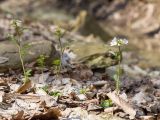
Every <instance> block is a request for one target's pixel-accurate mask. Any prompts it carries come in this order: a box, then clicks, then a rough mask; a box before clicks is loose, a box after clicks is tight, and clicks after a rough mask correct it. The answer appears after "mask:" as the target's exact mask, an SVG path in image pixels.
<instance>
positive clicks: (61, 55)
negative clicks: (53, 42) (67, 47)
mask: <svg viewBox="0 0 160 120" xmlns="http://www.w3.org/2000/svg"><path fill="white" fill-rule="evenodd" d="M58 41H59V45H60V65H59V70H58V74H60V71H61V69H62V59H63V46H62V43H61V37H59V38H58Z"/></svg>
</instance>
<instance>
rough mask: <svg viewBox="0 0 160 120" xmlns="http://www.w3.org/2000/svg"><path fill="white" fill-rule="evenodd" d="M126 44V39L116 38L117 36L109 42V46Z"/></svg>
mask: <svg viewBox="0 0 160 120" xmlns="http://www.w3.org/2000/svg"><path fill="white" fill-rule="evenodd" d="M127 44H128V40H126V39H118V38H116V37H114V38H113V40H112V41H111V43H110V46H122V45H127Z"/></svg>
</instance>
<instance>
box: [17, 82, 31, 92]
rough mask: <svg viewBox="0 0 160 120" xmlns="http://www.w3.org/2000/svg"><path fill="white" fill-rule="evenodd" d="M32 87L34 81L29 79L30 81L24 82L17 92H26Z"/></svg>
mask: <svg viewBox="0 0 160 120" xmlns="http://www.w3.org/2000/svg"><path fill="white" fill-rule="evenodd" d="M31 87H32V82H31V80H29V81H28V82H26V83H24V84H23V85H22V86H20V87H19V88H18V90H17V91H16V92H17V93H24V92H25V91H26V90H27V89H29V88H31Z"/></svg>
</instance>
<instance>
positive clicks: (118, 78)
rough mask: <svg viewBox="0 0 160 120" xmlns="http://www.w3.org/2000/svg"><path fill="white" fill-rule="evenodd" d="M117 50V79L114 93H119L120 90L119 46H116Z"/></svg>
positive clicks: (120, 57)
mask: <svg viewBox="0 0 160 120" xmlns="http://www.w3.org/2000/svg"><path fill="white" fill-rule="evenodd" d="M118 50H119V57H118V68H117V80H116V93H117V94H118V93H119V90H120V74H121V73H120V72H121V66H120V64H121V59H122V53H121V48H120V46H118Z"/></svg>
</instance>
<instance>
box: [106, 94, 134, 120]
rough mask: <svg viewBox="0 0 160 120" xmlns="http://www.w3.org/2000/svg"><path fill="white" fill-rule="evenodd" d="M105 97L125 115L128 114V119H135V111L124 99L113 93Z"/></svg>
mask: <svg viewBox="0 0 160 120" xmlns="http://www.w3.org/2000/svg"><path fill="white" fill-rule="evenodd" d="M107 96H108V97H109V98H110V99H111V100H112V101H113V103H115V104H116V105H118V106H119V107H121V108H122V109H123V111H124V112H125V113H127V114H129V115H130V119H134V118H135V115H136V110H134V109H133V108H132V106H131V105H129V103H127V102H126V101H125V100H124V99H122V98H120V97H119V96H118V95H117V94H116V93H115V92H109V93H108V94H107Z"/></svg>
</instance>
